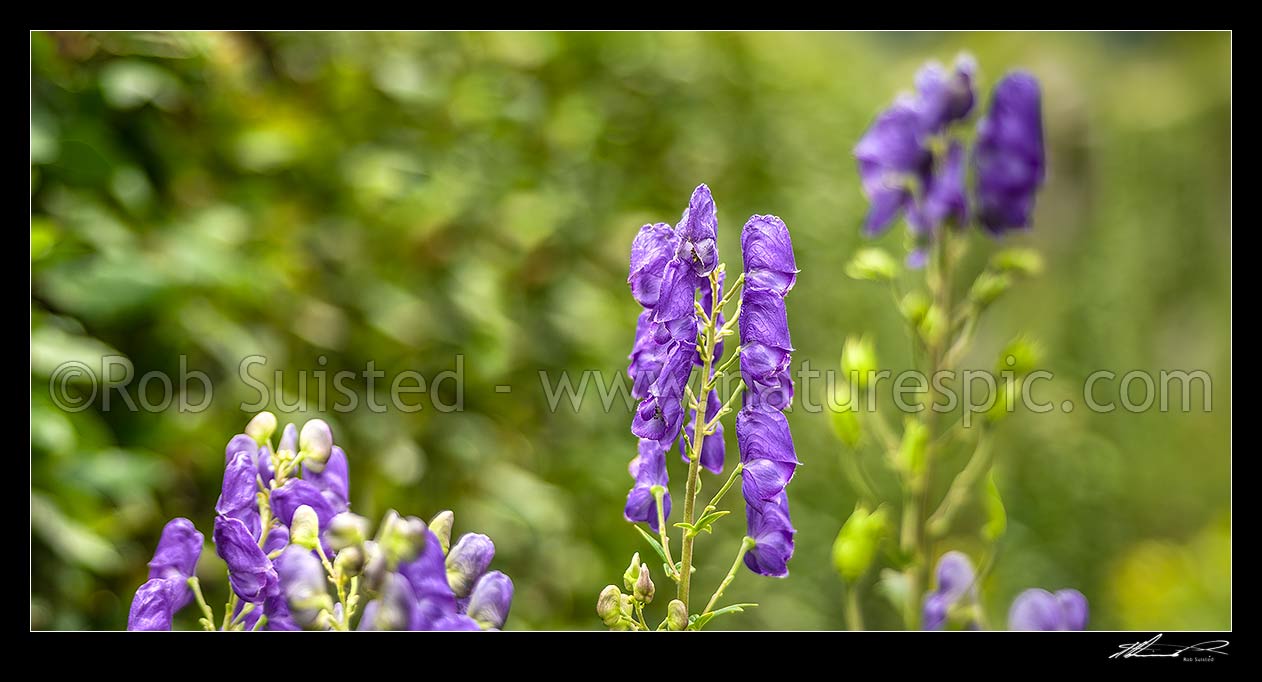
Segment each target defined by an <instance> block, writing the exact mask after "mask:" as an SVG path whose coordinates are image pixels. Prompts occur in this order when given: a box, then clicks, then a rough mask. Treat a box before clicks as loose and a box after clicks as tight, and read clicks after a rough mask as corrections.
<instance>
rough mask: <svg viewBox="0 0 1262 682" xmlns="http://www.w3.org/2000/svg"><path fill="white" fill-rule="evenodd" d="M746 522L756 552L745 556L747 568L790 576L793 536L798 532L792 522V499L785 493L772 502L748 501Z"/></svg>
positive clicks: (769, 573) (769, 574)
mask: <svg viewBox="0 0 1262 682" xmlns="http://www.w3.org/2000/svg"><path fill="white" fill-rule="evenodd" d="M745 521H746V524H747V532H746V534H747V535H748V536H749V537H750V538H753V540H754V547H753V549H751V550H749V551H748V552H747V553H746V554H745V566H746V567H748V568H749V570H751V571H753V572H754V573H757V574H758V575H765V576H768V577H772V578H783V577H785V576H787V575H789V566H788V564H789V559H790V558H791V557H792V556H793V536H794V534H795V533H796V532H797V531H796V530H794V529H793V523H792V522H791V521H790V520H789V498H788V497H787V496H785V495H783V494H782V495H780V496H778V497H776V498H775V499H772V500H767V501H763V502H756V503H753V504H749V503H748V502H747V505H746V507H745Z"/></svg>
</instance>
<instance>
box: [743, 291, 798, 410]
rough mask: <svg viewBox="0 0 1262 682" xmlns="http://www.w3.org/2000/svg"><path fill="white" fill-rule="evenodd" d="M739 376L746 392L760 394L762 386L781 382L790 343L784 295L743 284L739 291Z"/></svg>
mask: <svg viewBox="0 0 1262 682" xmlns="http://www.w3.org/2000/svg"><path fill="white" fill-rule="evenodd" d="M739 327H740V333H741V360H740V362H741V378H742V379H744V381H745V386H746V389H747V390H748V391H749V395H751V396H752V397H754V398H758V397H762V396H763V395H764V392H765V391H766V389H775V388H778V387H779V386H780V385H781V383H782V382H783V381H784V379H785V377H786V375H787V373H788V369H789V362H790V361H791V360H792V356H791V353H792V352H793V350H794V349H793V344H791V343H790V342H789V321H788V315H787V313H786V311H785V307H784V296H782V295H780V294H777V293H776V292H775V291H772V290H770V289H754V288H750V287H746V288H745V289H744V290H743V291H742V292H741V316H740V321H739Z"/></svg>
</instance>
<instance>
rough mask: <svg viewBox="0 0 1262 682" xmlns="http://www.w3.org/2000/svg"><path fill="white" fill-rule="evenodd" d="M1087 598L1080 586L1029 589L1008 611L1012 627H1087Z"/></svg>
mask: <svg viewBox="0 0 1262 682" xmlns="http://www.w3.org/2000/svg"><path fill="white" fill-rule="evenodd" d="M1086 628H1087V598H1086V597H1084V596H1083V595H1082V593H1081V592H1079V591H1078V590H1057V591H1056V592H1055V593H1052V592H1048V591H1047V590H1041V589H1037V588H1034V589H1029V590H1026V591H1024V592H1022V593H1021V594H1019V595H1017V598H1016V599H1015V600H1013V602H1012V608H1011V609H1010V610H1009V611H1008V629H1009V630H1085V629H1086Z"/></svg>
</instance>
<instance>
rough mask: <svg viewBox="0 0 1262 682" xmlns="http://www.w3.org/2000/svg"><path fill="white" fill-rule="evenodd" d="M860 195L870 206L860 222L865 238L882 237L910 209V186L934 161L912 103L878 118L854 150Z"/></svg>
mask: <svg viewBox="0 0 1262 682" xmlns="http://www.w3.org/2000/svg"><path fill="white" fill-rule="evenodd" d="M854 155H855V158H856V159H858V161H859V177H860V179H861V180H862V182H863V193H864V194H865V195H866V196H867V197H868V200H869V201H870V202H871V206H870V207H869V209H868V215H867V217H866V218H864V221H863V231H864V233H865V234H867V235H868V236H876V235H878V234H881V233H882V232H884V231H885V230H886V228H888V227H889V225H890V223H891V222H893V221H894V219H895V218H897V217H898V215H899V213H901V212H903V211H904V210H906V209H908V208H909V207H910V206H911V205H912V197H913V194H912V186H913V183H914V182H920V181H923V178H924V177H925V176H926V175H927V174H928V173H929V170H930V168H931V166H932V163H933V157H932V155H931V154H930V153H929V148H928V146H927V144H926V140H925V135H924V129H923V124H922V122H921V116H920V113H919V111H918V110H917V105H916V102H915V101H914V100H908V99H900V100H899V101H898V102H895V103H894V105H893V106H891V107H890V108H889V109H886V110H885V111H884V112H882V113H881V115H880V116H878V117H877V119H876V121H875V122H874V123H873V124H872V127H870V128H868V131H867V132H866V133H864V135H863V137H862V138H860V139H859V143H858V144H857V145H855V148H854Z"/></svg>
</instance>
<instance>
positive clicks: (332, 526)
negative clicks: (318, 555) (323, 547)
mask: <svg viewBox="0 0 1262 682" xmlns="http://www.w3.org/2000/svg"><path fill="white" fill-rule="evenodd" d="M371 529H372V522H370V521H369V520H368V519H366V518H364V517H362V516H360V515H359V514H352V513H351V512H342V513H341V514H338V515H337V516H334V517H333V518H332V519H331V520H330V521H329V529H328V530H329V535H328V540H329V546H330V547H332V548H333V551H335V552H340V551H342V550H343V549H345V548H347V547H353V546H355V545H359V544H363V542H364V541H365V540H367V539H368V533H369V531H371Z"/></svg>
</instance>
